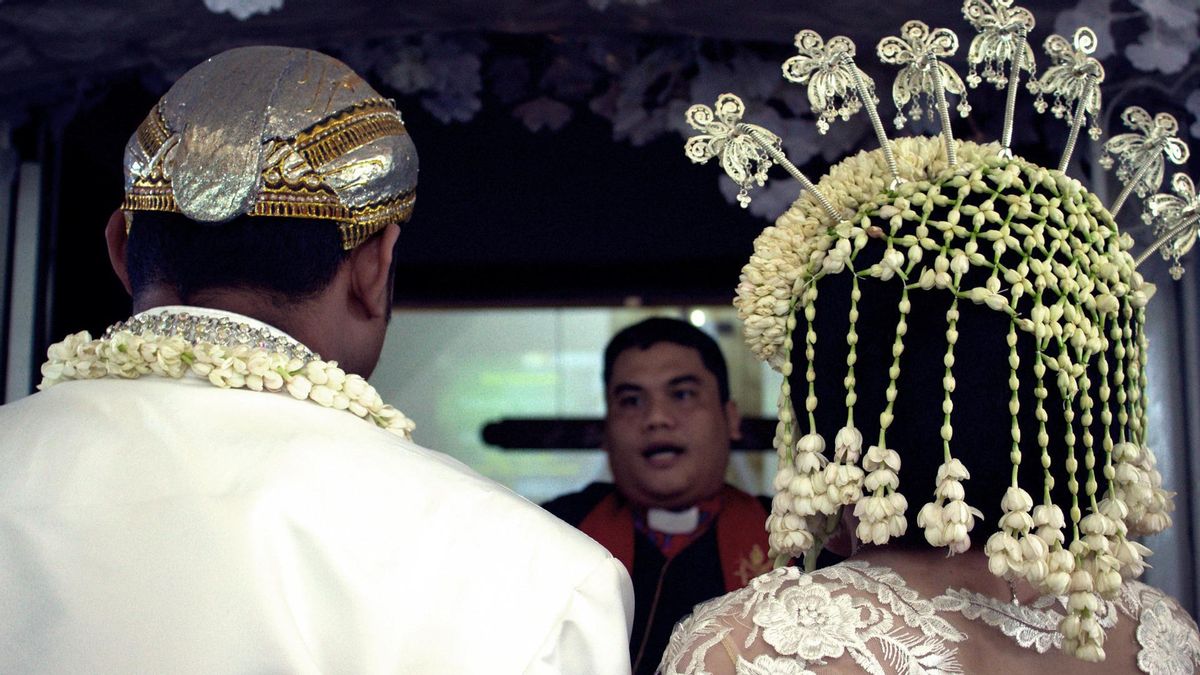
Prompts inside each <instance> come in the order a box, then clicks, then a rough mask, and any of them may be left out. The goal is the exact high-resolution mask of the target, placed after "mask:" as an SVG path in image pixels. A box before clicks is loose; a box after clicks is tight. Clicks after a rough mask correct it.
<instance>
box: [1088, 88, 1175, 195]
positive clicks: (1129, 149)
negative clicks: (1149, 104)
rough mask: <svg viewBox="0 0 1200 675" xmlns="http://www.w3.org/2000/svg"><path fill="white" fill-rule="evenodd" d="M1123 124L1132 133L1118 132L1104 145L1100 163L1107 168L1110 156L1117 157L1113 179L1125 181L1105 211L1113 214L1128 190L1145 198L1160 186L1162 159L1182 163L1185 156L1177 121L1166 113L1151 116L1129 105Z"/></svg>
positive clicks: (1109, 167)
mask: <svg viewBox="0 0 1200 675" xmlns="http://www.w3.org/2000/svg"><path fill="white" fill-rule="evenodd" d="M1121 120H1122V121H1123V122H1125V126H1127V127H1129V128H1130V129H1133V130H1134V131H1133V133H1129V134H1119V135H1117V136H1113V137H1112V138H1110V139H1108V141H1107V142H1105V144H1104V152H1105V153H1106V154H1105V156H1104V157H1102V158H1101V159H1100V164H1101V165H1102V166H1104V168H1106V169H1111V168H1112V165H1113V157H1114V156H1115V157H1116V159H1117V163H1118V166H1117V179H1118V180H1120V181H1121V182H1122V183H1124V184H1125V187H1124V189H1122V190H1121V194H1119V195H1117V198H1116V200H1114V201H1113V203H1112V206H1110V207H1109V209H1108V211H1109V213H1111V214H1112V215H1113V217H1114V218H1116V217H1117V212H1118V211H1120V210H1121V207H1122V206H1124V205H1125V200H1126V199H1128V198H1129V195H1130V193H1132V192H1136V193H1137V195H1138V196H1139V197H1143V198H1144V197H1145V196H1146V195H1148V194H1150V193H1151V192H1154V191H1155V190H1157V189H1158V188H1159V187H1160V186H1162V182H1163V169H1164V168H1165V165H1166V160H1168V159H1169V160H1171V161H1172V162H1173V163H1175V164H1183V163H1184V162H1186V161H1187V159H1188V155H1189V152H1188V146H1187V144H1186V143H1184V142H1183V141H1182V140H1180V139H1179V138H1178V136H1177V134H1178V133H1179V122H1177V121H1175V117H1174V116H1172V115H1170V114H1168V113H1158V114H1157V115H1155V116H1154V117H1151V116H1150V113H1148V112H1146V111H1145V110H1144V109H1143V108H1141V107H1139V106H1136V105H1135V106H1130V107H1128V108H1126V109H1125V112H1123V113H1121Z"/></svg>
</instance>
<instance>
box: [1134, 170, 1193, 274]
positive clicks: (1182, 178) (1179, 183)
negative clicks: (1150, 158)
mask: <svg viewBox="0 0 1200 675" xmlns="http://www.w3.org/2000/svg"><path fill="white" fill-rule="evenodd" d="M1171 191H1172V192H1174V193H1175V194H1166V193H1159V194H1156V195H1153V196H1151V197H1150V198H1149V199H1147V200H1146V210H1145V212H1144V213H1143V214H1142V220H1144V221H1145V222H1146V223H1147V224H1153V226H1154V234H1155V235H1156V236H1157V237H1158V239H1157V240H1156V241H1155V242H1154V243H1153V244H1151V245H1150V246H1149V247H1148V248H1147V249H1146V250H1145V251H1144V252H1142V254H1141V255H1140V256H1138V259H1137V260H1136V261H1135V263H1134V264H1135V265H1140V264H1142V262H1143V261H1144V260H1145V259H1146V258H1147V257H1149V256H1150V254H1151V253H1153V252H1154V251H1155V250H1161V251H1162V256H1163V259H1164V260H1166V259H1171V260H1173V264H1172V265H1171V278H1173V279H1175V280H1178V279H1179V278H1180V277H1182V276H1183V265H1181V264H1180V263H1179V258H1180V257H1181V256H1183V255H1184V254H1186V253H1187V252H1188V251H1190V250H1191V249H1192V246H1194V245H1195V244H1196V234H1197V232H1198V231H1200V197H1197V195H1196V185H1195V183H1193V182H1192V179H1191V178H1189V177H1188V175H1187V174H1183V173H1177V174H1175V175H1174V176H1173V177H1172V178H1171Z"/></svg>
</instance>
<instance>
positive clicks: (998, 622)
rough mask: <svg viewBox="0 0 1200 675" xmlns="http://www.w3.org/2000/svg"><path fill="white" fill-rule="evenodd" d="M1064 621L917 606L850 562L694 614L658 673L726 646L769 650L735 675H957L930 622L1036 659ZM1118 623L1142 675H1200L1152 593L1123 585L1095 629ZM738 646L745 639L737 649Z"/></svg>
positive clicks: (1047, 611)
mask: <svg viewBox="0 0 1200 675" xmlns="http://www.w3.org/2000/svg"><path fill="white" fill-rule="evenodd" d="M851 591H857V593H853V592H851ZM862 594H866V595H867V597H863V596H862ZM1065 611H1066V604H1065V598H1054V597H1043V598H1038V599H1037V600H1035V601H1033V602H1032V603H1029V604H1027V605H1015V604H1012V603H1009V602H1005V601H1002V600H997V599H995V598H991V597H988V596H985V595H981V594H979V593H975V592H972V591H968V590H964V589H950V590H947V591H946V592H945V593H943V594H942V595H939V596H937V597H936V598H934V599H933V600H932V601H931V600H926V599H923V598H922V597H921V596H920V595H919V594H918V593H917V592H916V591H915V590H913V589H911V588H909V587H908V585H907V584H906V583H905V582H904V579H903V578H902V577H901V576H900V575H899V574H897V573H896V572H894V571H893V570H891V569H889V568H886V567H879V566H871V565H869V564H867V563H863V562H858V561H851V562H844V563H841V564H839V565H835V566H833V567H829V568H826V569H823V570H819V571H817V572H814V573H812V574H809V575H804V574H801V573H800V572H799V570H797V569H796V568H793V567H788V568H782V569H778V570H774V571H771V572H768V573H767V574H764V575H762V576H760V577H758V578H756V579H754V580H753V581H751V582H750V585H749V586H747V587H746V588H743V589H741V590H740V591H736V592H734V593H730V594H729V595H726V596H724V597H722V598H717V599H715V600H710V601H709V602H706V603H703V604H701V605H698V606H697V607H696V611H695V613H693V614H692V616H690V617H688V618H686V619H684V621H683V622H681V623H680V624H679V626H677V627H676V629H675V632H674V633H673V634H672V635H671V642H670V644H669V645H668V647H667V652H666V654H665V656H664V658H663V663H662V666H661V672H662V673H664V675H684V674H686V675H700V674H702V673H707V672H708V671H707V669H706V668H705V666H704V660H705V657H706V656H707V655H708V653H709V651H710V650H712V649H714V648H716V649H718V650H720V645H721V643H722V642H725V645H726V647H727V648H729V650H730V652H736V651H737V650H738V648H741V649H743V650H750V649H751V647H754V646H755V645H756V644H757V645H758V647H759V650H756V651H760V650H761V647H762V643H765V644H766V645H767V646H769V648H770V649H769V650H768V653H766V654H757V653H748V654H746V655H741V654H737V655H736V656H734V657H733V658H734V662H733V665H734V670H735V673H736V674H737V675H813V674H814V669H815V668H816V667H818V666H821V665H825V664H827V663H828V662H829V661H830V660H833V659H839V658H842V657H844V656H849V657H850V658H852V659H853V660H854V662H855V663H856V664H858V666H859V667H861V668H862V669H863V670H864V671H866V672H868V673H877V674H880V675H882V674H883V673H884V672H903V673H912V674H918V673H930V674H933V673H960V672H962V667H961V665H960V663H959V661H958V658H957V653H958V648H959V645H960V644H962V643H964V642H965V641H966V639H967V636H966V634H964V633H963V632H962V631H961V630H959V629H958V628H956V627H954V626H953V625H952V624H951V623H950V622H949V621H947V620H946V619H945V618H943V617H941V616H938V614H939V613H948V612H954V613H957V614H960V615H962V616H964V617H965V618H967V619H969V620H971V621H979V622H982V623H984V624H987V625H988V626H991V627H993V628H996V629H998V630H1000V631H1001V632H1002V633H1003V634H1004V635H1006V636H1008V637H1010V638H1012V640H1013V641H1014V642H1015V643H1016V644H1017V645H1019V646H1021V647H1022V648H1025V649H1033V650H1035V651H1037V652H1038V653H1039V654H1043V653H1046V652H1048V651H1050V650H1051V649H1052V648H1060V647H1061V646H1062V640H1063V637H1062V634H1060V633H1059V632H1058V630H1057V628H1058V625H1059V622H1060V621H1061V620H1062V617H1063V615H1064V613H1065ZM1119 614H1123V615H1126V617H1127V619H1126V620H1128V619H1133V620H1134V621H1137V622H1138V627H1137V631H1136V634H1137V640H1138V644H1139V646H1140V647H1141V649H1140V651H1139V653H1138V667H1139V669H1140V670H1141V671H1142V672H1145V673H1149V674H1151V675H1158V674H1160V673H1161V674H1174V673H1190V672H1195V671H1196V670H1198V669H1200V634H1198V633H1197V631H1196V628H1195V625H1194V623H1192V622H1191V620H1190V618H1188V617H1187V616H1186V615H1185V614H1184V613H1183V612H1182V610H1180V609H1179V608H1178V607H1177V606H1176V604H1175V603H1174V601H1173V600H1171V599H1170V598H1169V597H1167V596H1166V595H1165V594H1163V593H1162V592H1161V591H1158V590H1156V589H1153V588H1151V587H1149V586H1146V585H1145V584H1141V583H1137V582H1129V583H1127V584H1125V586H1124V588H1123V589H1122V591H1121V594H1120V596H1119V597H1118V599H1117V600H1116V601H1115V602H1105V603H1104V604H1103V605H1102V607H1101V610H1100V612H1098V615H1099V616H1098V619H1099V622H1100V624H1101V626H1102V627H1104V628H1105V629H1108V628H1111V627H1112V626H1113V625H1115V624H1116V623H1117V621H1118V615H1119ZM906 628H907V629H908V630H906ZM914 631H915V632H914ZM742 635H744V636H745V637H744V639H739V638H740V637H741V636H742ZM738 643H740V644H738ZM870 646H873V647H877V649H875V650H874V651H872V650H871V649H870V648H869V647H870ZM880 655H882V658H880ZM885 664H886V666H885Z"/></svg>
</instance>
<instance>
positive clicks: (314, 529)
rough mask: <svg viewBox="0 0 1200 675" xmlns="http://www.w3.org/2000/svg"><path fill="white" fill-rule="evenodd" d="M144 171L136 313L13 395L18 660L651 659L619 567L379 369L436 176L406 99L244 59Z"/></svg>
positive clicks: (9, 580) (148, 147)
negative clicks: (471, 465)
mask: <svg viewBox="0 0 1200 675" xmlns="http://www.w3.org/2000/svg"><path fill="white" fill-rule="evenodd" d="M125 171H126V188H125V200H124V203H123V205H122V209H121V210H120V211H118V212H117V213H115V214H113V217H112V218H111V219H110V220H109V223H108V227H107V230H106V234H107V239H108V248H109V253H110V257H111V259H112V263H113V269H114V270H115V271H116V273H117V276H118V277H120V279H121V281H122V283H123V284H124V285H125V288H126V289H127V290H128V291H129V292H130V294H131V295H132V297H133V307H134V312H135V313H136V314H135V315H134V317H132V318H131V319H130V320H128V321H125V322H122V323H121V324H118V325H117V326H114V327H113V328H112V329H110V331H109V332H108V333H107V334H106V335H105V336H103V337H101V338H99V339H96V340H92V339H91V338H90V336H87V335H85V334H77V335H75V336H70V337H69V338H68V339H67V340H65V341H64V342H62V343H59V344H58V345H55V346H54V347H52V348H51V349H50V360H49V361H48V362H47V363H46V365H44V366H43V375H44V378H45V379H44V380H43V384H42V389H43V391H42V392H41V393H39V394H36V395H34V396H32V397H29V398H27V399H24V400H22V401H19V402H17V403H15V404H12V405H8V406H5V407H3V408H0V589H2V590H0V672H4V673H18V672H61V673H83V672H87V673H125V672H164V673H165V672H206V673H245V672H289V673H317V672H347V673H382V672H389V673H394V672H405V673H562V672H570V673H628V672H629V664H628V660H627V659H628V653H627V651H626V647H625V645H626V644H627V639H628V631H629V621H630V617H631V611H632V590H631V587H630V582H629V579H628V576H627V574H626V572H625V570H624V568H623V566H622V565H621V563H620V562H619V561H617V560H615V559H614V558H613V557H612V556H611V555H609V554H608V553H607V552H606V551H604V550H603V549H602V548H601V547H600V546H599V545H597V544H595V543H594V542H592V541H591V540H589V539H587V538H586V537H584V536H583V535H581V534H579V533H577V532H576V531H574V530H573V529H572V528H570V527H569V526H567V525H566V524H564V523H561V522H559V521H558V520H556V519H555V518H553V517H552V516H549V515H548V514H546V513H545V512H543V511H541V510H540V509H538V508H537V507H535V506H533V505H531V504H529V503H528V502H526V501H524V500H523V499H521V498H520V497H517V496H516V495H514V494H512V493H510V492H509V491H507V490H506V489H504V488H502V487H500V486H498V485H495V484H493V483H491V482H489V481H487V480H485V479H483V478H481V477H479V476H477V475H476V474H475V473H473V472H472V471H470V470H469V469H467V468H466V467H464V466H462V465H460V464H458V463H457V462H455V461H454V460H452V459H450V458H448V457H446V456H444V455H441V454H439V453H436V452H434V451H431V450H427V449H425V448H422V447H420V446H418V445H416V444H414V443H412V442H411V441H410V440H408V435H409V431H410V430H411V428H412V424H411V423H410V422H409V421H408V420H407V418H405V417H404V416H403V414H402V413H400V412H399V411H397V410H396V409H394V408H391V407H390V406H387V405H384V404H383V402H382V401H381V400H380V399H379V396H378V395H377V394H376V393H375V391H374V389H372V388H371V386H370V385H369V384H367V382H366V380H365V379H363V378H365V377H366V376H368V375H369V374H370V372H371V370H372V369H373V368H374V367H375V364H376V361H377V360H378V357H379V353H380V349H381V346H382V344H383V338H384V332H385V327H386V323H387V320H388V317H389V315H390V310H391V302H390V301H391V297H390V296H391V288H392V278H393V277H392V273H393V268H394V258H393V251H394V247H395V243H396V241H397V237H398V236H399V232H400V228H399V223H401V222H404V221H406V220H408V218H409V216H410V214H411V212H412V206H413V200H414V195H415V188H416V178H417V155H416V150H415V148H414V146H413V143H412V140H411V139H410V137H409V136H408V133H407V131H406V129H405V127H404V124H403V122H402V120H401V118H400V115H399V113H397V112H396V110H395V108H394V107H393V105H392V103H391V102H390V101H388V100H386V99H384V98H382V97H381V96H380V95H379V94H377V93H376V92H375V91H373V90H372V89H371V88H370V87H369V86H368V85H367V84H366V83H365V82H364V81H363V80H362V79H361V78H359V77H358V76H357V75H356V74H355V73H353V72H352V71H351V70H349V69H348V68H347V67H346V66H345V65H343V64H342V63H340V62H338V61H336V60H334V59H331V58H329V57H327V56H324V55H322V54H319V53H316V52H311V51H306V50H300V49H289V48H280V47H251V48H243V49H235V50H231V51H228V52H224V53H222V54H219V55H217V56H215V57H213V58H211V59H209V60H208V61H206V62H204V63H202V64H200V65H199V66H197V67H196V68H194V69H192V70H191V71H189V72H188V73H187V74H185V75H184V76H183V77H182V78H181V79H180V80H179V81H178V82H177V83H176V84H175V85H174V86H173V87H172V88H171V90H170V91H168V92H167V94H166V95H165V96H164V97H163V98H162V100H161V101H160V102H159V103H158V105H157V106H155V107H154V109H153V110H151V111H150V113H149V115H148V116H147V117H146V119H145V121H144V122H143V123H142V125H141V126H140V127H139V128H138V130H137V131H136V133H135V134H134V135H133V137H132V138H131V139H130V141H129V144H128V146H127V148H126V153H125ZM318 355H319V356H318ZM335 362H336V363H335Z"/></svg>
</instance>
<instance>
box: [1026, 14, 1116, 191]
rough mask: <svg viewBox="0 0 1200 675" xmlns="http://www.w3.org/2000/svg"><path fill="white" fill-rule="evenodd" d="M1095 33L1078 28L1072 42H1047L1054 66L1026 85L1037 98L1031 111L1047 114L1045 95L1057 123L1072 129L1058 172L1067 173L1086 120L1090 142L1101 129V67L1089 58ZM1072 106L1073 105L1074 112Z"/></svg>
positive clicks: (1055, 38)
mask: <svg viewBox="0 0 1200 675" xmlns="http://www.w3.org/2000/svg"><path fill="white" fill-rule="evenodd" d="M1096 45H1097V40H1096V33H1095V32H1093V31H1092V29H1091V28H1087V27H1084V28H1080V29H1079V30H1077V31H1075V35H1074V36H1073V38H1072V40H1071V42H1067V39H1066V38H1064V37H1062V36H1061V35H1051V36H1050V37H1048V38H1046V44H1045V47H1046V53H1047V54H1049V55H1050V60H1051V62H1052V63H1053V64H1054V65H1052V66H1050V67H1049V68H1047V69H1046V72H1045V73H1043V74H1042V77H1041V78H1040V79H1037V80H1030V81H1029V90H1030V91H1032V92H1034V93H1035V94H1037V101H1036V102H1035V103H1034V108H1036V109H1037V111H1038V112H1045V111H1046V99H1045V98H1044V95H1046V94H1049V95H1051V96H1053V97H1054V104H1053V105H1052V106H1050V112H1052V113H1054V116H1055V117H1058V118H1060V119H1062V118H1065V119H1066V120H1067V122H1068V123H1069V124H1070V125H1071V133H1070V135H1069V136H1068V137H1067V147H1066V148H1064V149H1063V154H1062V159H1061V160H1060V161H1059V163H1058V170H1059V171H1062V172H1066V170H1067V165H1068V164H1070V162H1071V155H1072V154H1073V153H1074V152H1075V143H1076V142H1077V141H1078V140H1079V131H1080V129H1081V128H1082V127H1083V124H1084V121H1085V120H1086V118H1087V117H1088V116H1091V118H1092V124H1091V128H1090V129H1089V130H1088V135H1089V136H1091V137H1092V139H1093V140H1096V139H1098V138H1100V127H1099V126H1098V125H1097V123H1096V120H1097V118H1098V117H1099V115H1100V83H1101V82H1103V81H1104V66H1102V65H1101V64H1100V62H1099V61H1098V60H1096V59H1094V58H1092V56H1091V54H1092V53H1094V52H1095V51H1096ZM1071 104H1074V105H1075V109H1074V111H1072V110H1071Z"/></svg>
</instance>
